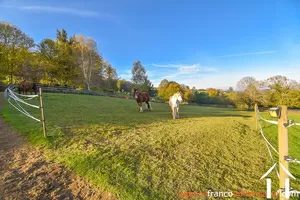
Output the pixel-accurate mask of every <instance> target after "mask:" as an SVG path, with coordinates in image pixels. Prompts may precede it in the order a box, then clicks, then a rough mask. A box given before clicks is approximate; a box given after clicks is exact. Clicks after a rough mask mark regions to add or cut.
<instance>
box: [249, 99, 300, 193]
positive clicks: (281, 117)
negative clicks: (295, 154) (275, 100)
mask: <svg viewBox="0 0 300 200" xmlns="http://www.w3.org/2000/svg"><path fill="white" fill-rule="evenodd" d="M272 111H273V113H276V114H274V115H275V117H277V118H278V120H277V121H274V120H268V119H265V118H263V117H262V116H261V115H260V111H259V109H258V107H257V105H255V119H256V128H257V129H258V130H259V132H260V134H261V135H262V137H263V139H264V140H265V143H266V147H267V150H268V153H269V155H270V158H271V161H272V163H273V166H272V167H271V168H270V169H269V170H268V171H267V172H266V173H265V174H264V175H263V176H262V177H261V178H260V179H263V178H266V177H267V176H268V175H269V174H270V173H271V171H272V170H273V169H275V170H276V174H277V176H278V178H279V180H280V190H279V191H280V192H279V195H280V199H288V198H289V197H290V195H291V194H300V192H299V191H297V190H294V189H292V190H290V185H289V177H291V178H293V179H296V178H295V177H294V176H293V175H292V173H290V172H289V164H288V163H289V162H294V163H298V164H300V161H299V160H297V159H295V158H291V157H289V155H288V128H289V127H292V126H300V123H296V122H295V121H294V120H288V113H287V107H286V106H281V107H277V108H276V109H273V110H272ZM274 111H275V112H274ZM260 121H264V122H267V123H270V124H273V125H277V126H278V146H279V150H277V149H276V148H275V147H274V146H273V145H272V144H271V142H270V141H269V140H268V139H267V138H266V136H265V134H264V132H263V129H262V126H261V124H260ZM271 150H273V153H275V154H276V155H278V162H276V161H275V159H274V157H273V154H272V151H271ZM277 163H278V164H279V169H277ZM270 182H271V180H270V179H269V178H267V185H268V187H270ZM286 183H287V184H286ZM283 192H284V193H285V196H284V197H283V196H281V193H283ZM267 198H270V191H269V192H268V196H267Z"/></svg>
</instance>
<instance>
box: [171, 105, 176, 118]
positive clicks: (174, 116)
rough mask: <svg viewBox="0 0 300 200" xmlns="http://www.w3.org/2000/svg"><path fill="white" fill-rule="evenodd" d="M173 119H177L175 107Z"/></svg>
mask: <svg viewBox="0 0 300 200" xmlns="http://www.w3.org/2000/svg"><path fill="white" fill-rule="evenodd" d="M172 110H173V119H176V108H175V107H173V109H172Z"/></svg>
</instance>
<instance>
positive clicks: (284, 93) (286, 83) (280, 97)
mask: <svg viewBox="0 0 300 200" xmlns="http://www.w3.org/2000/svg"><path fill="white" fill-rule="evenodd" d="M265 83H266V85H267V86H268V87H269V89H270V91H269V93H268V98H269V103H270V104H272V105H279V104H287V102H288V101H289V95H288V93H289V92H290V91H291V90H297V88H299V84H298V83H297V82H296V81H293V80H290V79H288V78H287V77H285V76H281V75H277V76H272V77H270V78H268V79H267V80H266V82H265Z"/></svg>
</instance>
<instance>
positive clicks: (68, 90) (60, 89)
mask: <svg viewBox="0 0 300 200" xmlns="http://www.w3.org/2000/svg"><path fill="white" fill-rule="evenodd" d="M37 86H38V87H39V88H42V89H43V92H49V93H64V94H82V95H95V96H108V97H115V98H125V99H132V100H134V97H133V96H132V95H126V94H122V93H113V92H104V91H88V90H77V89H76V88H75V87H67V86H47V85H42V84H37ZM152 101H154V102H158V103H165V101H163V100H157V99H155V100H154V99H153V100H152Z"/></svg>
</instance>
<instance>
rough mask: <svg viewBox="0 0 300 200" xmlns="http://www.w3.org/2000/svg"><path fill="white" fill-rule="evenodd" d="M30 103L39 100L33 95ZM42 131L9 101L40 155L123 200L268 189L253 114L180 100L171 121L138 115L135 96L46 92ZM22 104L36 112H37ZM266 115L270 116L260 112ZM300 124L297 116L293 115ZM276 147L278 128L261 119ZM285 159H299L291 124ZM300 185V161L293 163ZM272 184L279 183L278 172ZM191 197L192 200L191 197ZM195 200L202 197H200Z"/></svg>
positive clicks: (162, 109) (296, 131) (158, 112)
mask: <svg viewBox="0 0 300 200" xmlns="http://www.w3.org/2000/svg"><path fill="white" fill-rule="evenodd" d="M30 102H31V103H34V104H38V100H36V99H34V100H31V101H30ZM44 106H45V115H46V121H47V131H48V134H49V135H50V136H49V137H48V138H47V139H45V138H43V135H42V128H41V124H39V123H37V122H35V121H33V120H31V119H29V118H26V117H25V116H23V115H22V114H20V113H18V112H17V111H16V110H15V109H13V108H11V107H10V106H9V105H8V104H7V103H6V104H5V106H4V108H3V109H2V111H1V114H2V115H3V117H4V118H5V120H6V121H7V122H8V123H9V124H10V125H11V126H13V127H14V128H16V129H17V130H19V131H20V132H21V133H22V134H25V135H26V136H28V139H29V141H30V142H31V143H32V144H34V145H36V146H39V147H42V148H43V149H44V151H45V155H46V156H47V157H48V158H49V159H52V160H55V161H56V162H59V163H61V164H63V165H65V166H66V167H68V168H70V169H71V170H73V171H74V172H75V173H77V174H80V175H81V176H82V177H85V178H87V179H89V180H91V181H92V182H93V183H94V184H95V185H97V186H99V187H101V188H104V189H106V190H107V191H109V192H112V193H114V194H116V195H117V196H119V197H120V199H126V200H127V199H182V198H183V197H181V196H179V193H180V192H207V191H208V190H211V191H223V192H239V191H251V192H265V191H266V183H265V180H262V181H260V180H259V178H260V177H261V176H262V175H263V174H264V173H265V172H266V171H267V170H268V169H269V168H270V167H271V166H272V162H271V160H270V158H269V155H268V152H267V149H266V145H265V142H264V140H263V138H262V136H261V135H260V133H258V131H255V121H254V118H253V112H246V111H239V110H234V109H226V108H209V107H201V106H192V105H180V110H179V112H180V117H181V118H180V119H177V120H172V115H171V110H170V107H169V105H168V104H163V103H154V102H153V103H152V106H153V109H154V110H153V112H150V111H146V112H143V113H139V107H138V105H137V104H136V102H135V101H133V100H127V99H119V98H111V97H99V96H85V95H67V94H45V95H44ZM26 109H27V110H28V111H29V112H31V113H32V114H33V115H35V116H40V113H39V110H34V109H31V108H29V107H26ZM263 116H264V117H266V118H267V117H268V115H267V114H266V113H263ZM290 118H291V119H294V120H295V121H297V122H300V114H298V113H296V112H291V113H290ZM261 124H262V126H263V129H264V132H265V134H266V136H267V138H268V139H269V140H270V142H271V143H272V144H273V145H274V146H275V147H277V126H274V125H271V124H266V123H264V122H262V123H261ZM289 143H290V144H289V145H290V156H291V157H296V158H298V159H300V127H295V126H293V127H290V128H289ZM290 171H291V173H292V174H293V175H294V176H295V177H296V178H297V180H296V181H295V180H291V186H292V187H293V188H297V189H298V190H300V181H299V180H298V179H300V165H297V164H292V163H291V164H290ZM271 178H272V179H273V181H272V189H273V191H274V190H275V188H278V179H277V177H276V174H275V171H274V172H272V173H271ZM195 199H197V198H196V197H195ZM198 199H199V197H198Z"/></svg>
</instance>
